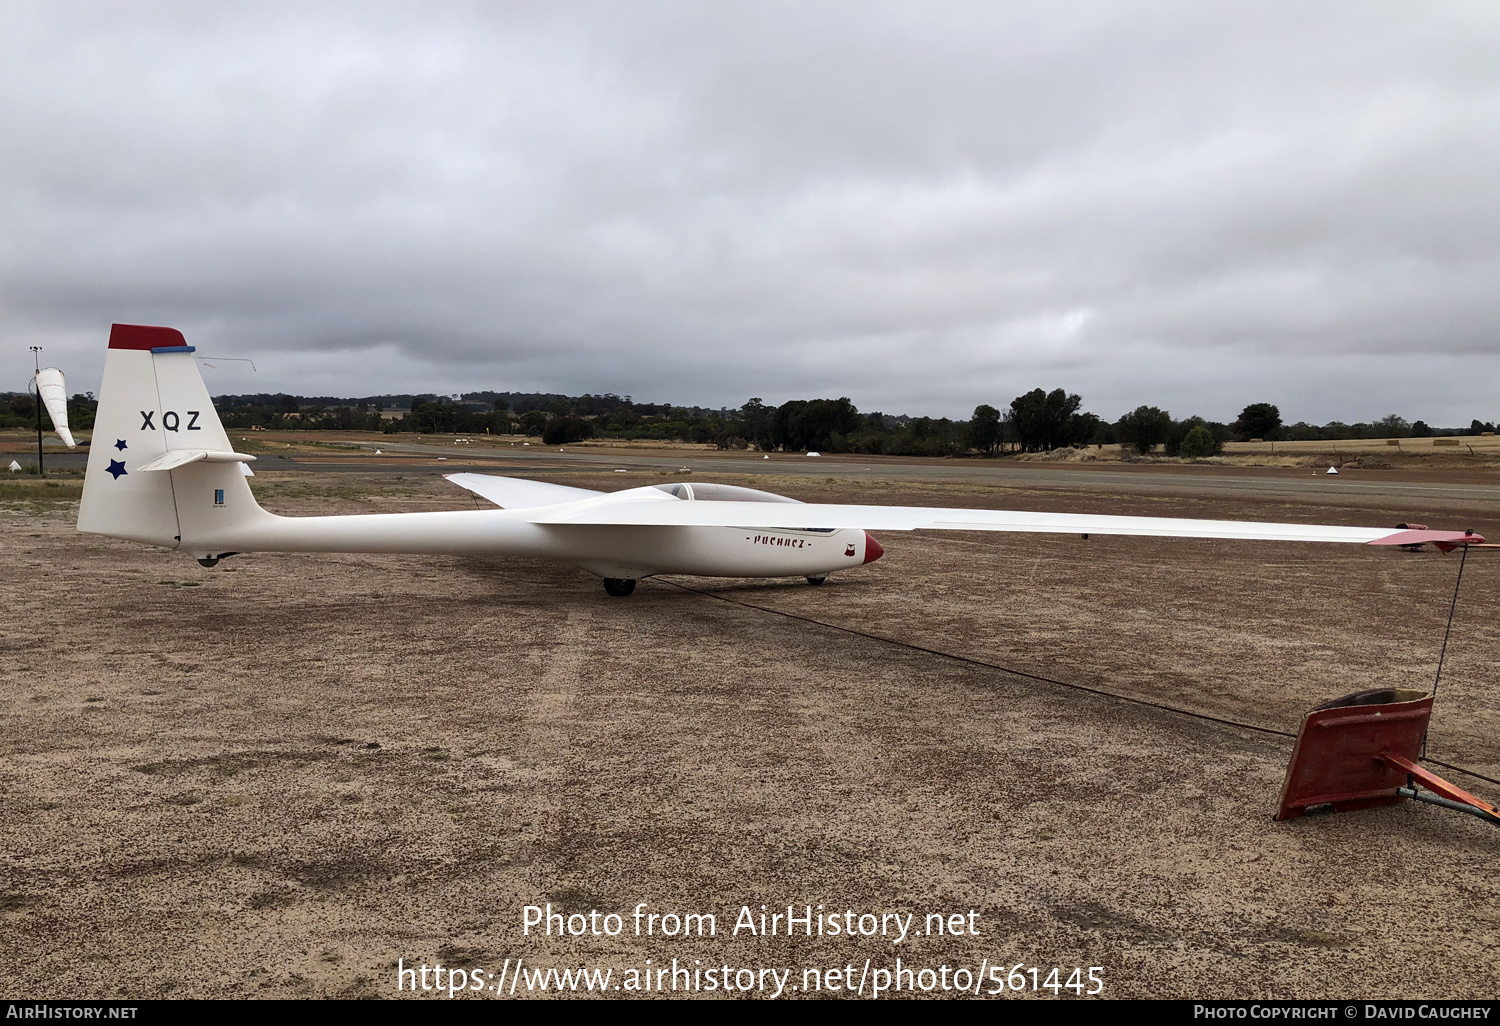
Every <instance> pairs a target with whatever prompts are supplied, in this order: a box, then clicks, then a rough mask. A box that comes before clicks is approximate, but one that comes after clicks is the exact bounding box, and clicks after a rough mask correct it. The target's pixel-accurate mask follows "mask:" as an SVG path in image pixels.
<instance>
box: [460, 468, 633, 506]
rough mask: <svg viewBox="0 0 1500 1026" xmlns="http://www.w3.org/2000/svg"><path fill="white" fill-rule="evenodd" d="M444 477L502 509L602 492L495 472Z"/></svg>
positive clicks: (548, 503) (564, 500)
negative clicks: (505, 475) (499, 474)
mask: <svg viewBox="0 0 1500 1026" xmlns="http://www.w3.org/2000/svg"><path fill="white" fill-rule="evenodd" d="M443 476H444V477H446V478H447V479H448V480H449V481H452V482H453V483H454V484H456V485H458V486H459V487H460V488H467V489H468V490H469V491H471V492H473V493H475V494H476V495H482V496H484V497H485V498H486V499H489V500H490V501H491V502H493V503H494V504H495V505H497V506H501V507H503V508H505V509H525V508H527V507H531V506H556V505H557V504H558V503H562V502H577V501H578V500H579V499H592V498H595V497H597V496H600V495H603V494H604V493H603V492H595V491H591V490H589V489H587V488H570V487H568V486H567V485H559V484H549V483H548V482H546V481H526V480H523V479H522V478H519V477H498V476H496V475H494V474H444V475H443Z"/></svg>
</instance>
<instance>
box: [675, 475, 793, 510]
mask: <svg viewBox="0 0 1500 1026" xmlns="http://www.w3.org/2000/svg"><path fill="white" fill-rule="evenodd" d="M651 487H652V488H655V489H657V490H658V491H662V492H666V493H667V494H668V495H672V496H676V497H677V498H679V499H690V500H693V501H697V502H793V503H796V504H797V505H799V506H800V505H802V500H801V499H793V498H789V497H787V496H785V495H777V494H776V493H774V492H763V491H761V490H760V489H759V488H742V487H740V486H739V485H727V484H711V483H698V484H693V483H691V482H688V481H680V482H678V483H676V484H659V485H652V486H651Z"/></svg>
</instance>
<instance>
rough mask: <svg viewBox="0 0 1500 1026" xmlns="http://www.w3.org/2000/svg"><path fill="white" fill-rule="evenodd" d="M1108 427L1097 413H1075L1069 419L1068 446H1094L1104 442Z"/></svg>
mask: <svg viewBox="0 0 1500 1026" xmlns="http://www.w3.org/2000/svg"><path fill="white" fill-rule="evenodd" d="M1106 427H1107V425H1106V424H1105V423H1104V421H1103V419H1101V418H1100V417H1099V415H1098V414H1095V413H1075V414H1073V416H1071V417H1069V418H1068V433H1067V439H1066V442H1067V444H1068V445H1092V444H1094V443H1096V442H1097V443H1103V442H1104V437H1103V435H1104V430H1105V428H1106Z"/></svg>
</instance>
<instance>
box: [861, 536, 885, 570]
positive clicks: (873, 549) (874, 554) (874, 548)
mask: <svg viewBox="0 0 1500 1026" xmlns="http://www.w3.org/2000/svg"><path fill="white" fill-rule="evenodd" d="M883 555H885V549H883V548H881V547H880V543H879V542H878V541H876V540H875V539H874V537H873V536H872V535H871V534H870V532H869V531H866V532H865V562H866V563H873V562H875V561H876V560H877V559H879V558H880V557H881V556H883Z"/></svg>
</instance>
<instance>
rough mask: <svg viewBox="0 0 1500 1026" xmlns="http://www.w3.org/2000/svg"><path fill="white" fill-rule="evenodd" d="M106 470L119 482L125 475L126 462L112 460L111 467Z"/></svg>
mask: <svg viewBox="0 0 1500 1026" xmlns="http://www.w3.org/2000/svg"><path fill="white" fill-rule="evenodd" d="M106 469H107V470H108V471H109V472H110V474H112V475H113V476H114V479H115V480H116V481H118V480H120V478H121V477H122V476H123V475H124V474H125V462H124V461H123V460H110V461H109V466H108V467H107V468H106Z"/></svg>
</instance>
